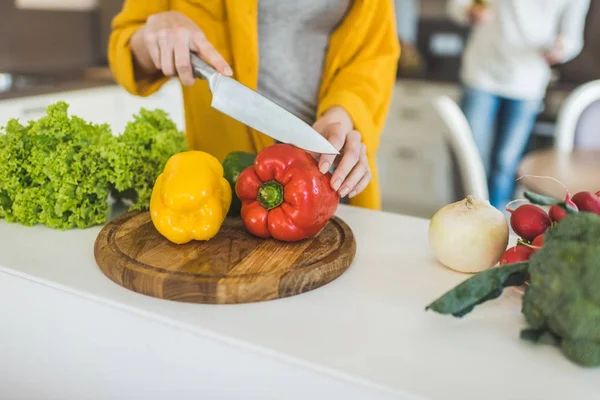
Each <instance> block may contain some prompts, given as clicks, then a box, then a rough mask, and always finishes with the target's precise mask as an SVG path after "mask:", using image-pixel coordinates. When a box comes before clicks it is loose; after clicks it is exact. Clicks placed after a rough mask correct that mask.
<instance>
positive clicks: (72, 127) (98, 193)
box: [0, 102, 185, 229]
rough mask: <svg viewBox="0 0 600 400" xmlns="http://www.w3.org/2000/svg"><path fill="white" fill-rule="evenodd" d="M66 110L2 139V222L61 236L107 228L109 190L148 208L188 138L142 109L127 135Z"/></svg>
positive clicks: (61, 106) (10, 130)
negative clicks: (169, 162) (41, 227)
mask: <svg viewBox="0 0 600 400" xmlns="http://www.w3.org/2000/svg"><path fill="white" fill-rule="evenodd" d="M68 107H69V106H68V104H66V103H65V102H57V103H55V104H52V105H51V106H49V107H48V108H47V110H46V115H45V116H43V117H42V118H40V119H38V120H36V121H29V122H28V123H27V124H23V123H21V122H19V121H18V120H16V119H13V120H11V121H9V122H8V124H7V125H6V127H5V128H4V129H3V132H0V218H4V219H6V220H7V221H9V222H16V223H21V224H23V225H28V226H31V225H36V224H44V225H46V226H49V227H52V228H56V229H70V228H86V227H89V226H93V225H97V224H101V223H103V222H105V221H106V219H107V216H108V214H109V204H108V197H109V193H110V192H111V190H117V191H124V192H126V193H127V192H129V193H132V195H131V197H134V198H135V199H136V204H135V205H134V207H133V208H137V209H142V208H147V206H148V203H149V199H150V195H151V192H152V187H153V185H154V181H155V180H156V177H157V176H158V174H159V173H160V172H161V171H162V168H163V167H164V164H165V163H166V161H167V160H168V158H169V157H170V156H171V155H173V154H175V152H178V151H183V150H185V139H184V136H183V134H182V133H180V132H178V131H177V129H176V126H175V124H174V123H173V122H172V121H171V120H170V119H169V118H168V117H167V114H166V113H164V112H163V111H160V110H156V111H147V110H144V109H142V111H141V112H140V114H139V115H137V116H135V118H134V120H133V121H132V122H131V123H130V124H129V125H128V126H127V129H126V130H125V132H124V134H123V135H121V136H119V137H116V136H113V135H112V133H111V131H110V128H109V126H108V125H106V124H93V123H89V122H87V121H85V120H83V119H81V118H79V117H76V116H69V114H68Z"/></svg>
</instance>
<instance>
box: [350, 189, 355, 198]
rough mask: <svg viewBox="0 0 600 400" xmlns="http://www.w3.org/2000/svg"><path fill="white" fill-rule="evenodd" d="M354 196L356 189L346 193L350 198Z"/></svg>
mask: <svg viewBox="0 0 600 400" xmlns="http://www.w3.org/2000/svg"><path fill="white" fill-rule="evenodd" d="M354 196H356V190H353V191H351V192H350V194H349V195H348V198H349V199H351V198H353V197H354Z"/></svg>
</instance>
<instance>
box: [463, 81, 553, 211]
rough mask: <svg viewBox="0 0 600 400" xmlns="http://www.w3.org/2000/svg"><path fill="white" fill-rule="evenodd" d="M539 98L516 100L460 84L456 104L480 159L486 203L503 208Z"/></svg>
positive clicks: (535, 114) (533, 121) (511, 193)
mask: <svg viewBox="0 0 600 400" xmlns="http://www.w3.org/2000/svg"><path fill="white" fill-rule="evenodd" d="M542 100H543V99H539V100H519V99H511V98H506V97H502V96H497V95H495V94H493V93H489V92H485V91H483V90H478V89H475V88H472V87H467V86H463V93H462V98H461V101H460V107H461V109H462V110H463V112H464V114H465V115H466V117H467V120H468V121H469V125H470V126H471V130H472V131H473V136H474V139H475V144H476V145H477V149H478V150H479V154H480V155H481V158H482V160H483V164H484V166H485V170H486V173H487V179H488V186H489V191H490V203H491V204H492V205H493V206H494V207H496V208H498V209H501V210H502V209H504V207H505V206H506V204H507V203H508V202H509V201H510V200H511V198H512V196H513V192H514V189H515V181H516V176H515V175H516V172H517V168H518V164H519V162H520V161H521V157H522V156H523V153H524V151H525V149H526V147H527V143H528V142H529V137H530V135H531V131H532V128H533V125H534V123H535V120H536V118H537V116H538V114H539V112H540V111H541V107H542Z"/></svg>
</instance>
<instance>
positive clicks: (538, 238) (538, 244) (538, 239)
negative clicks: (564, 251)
mask: <svg viewBox="0 0 600 400" xmlns="http://www.w3.org/2000/svg"><path fill="white" fill-rule="evenodd" d="M531 245H532V246H535V247H542V246H543V245H544V234H541V235H538V236H536V238H535V239H533V242H531ZM534 250H538V249H534Z"/></svg>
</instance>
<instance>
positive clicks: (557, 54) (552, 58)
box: [543, 36, 565, 65]
mask: <svg viewBox="0 0 600 400" xmlns="http://www.w3.org/2000/svg"><path fill="white" fill-rule="evenodd" d="M543 56H544V59H546V62H547V63H548V64H549V65H555V64H559V63H561V62H562V61H563V60H564V57H565V43H564V38H563V37H562V36H559V37H557V38H556V40H555V41H554V45H553V46H552V48H551V49H549V50H548V51H546V52H544V53H543Z"/></svg>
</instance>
